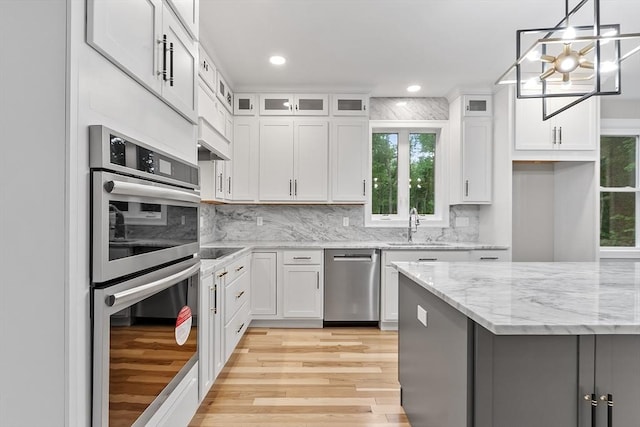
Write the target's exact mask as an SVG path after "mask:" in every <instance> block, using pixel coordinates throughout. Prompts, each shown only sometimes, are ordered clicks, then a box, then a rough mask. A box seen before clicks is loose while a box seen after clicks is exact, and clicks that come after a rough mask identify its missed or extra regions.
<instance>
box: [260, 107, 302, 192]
mask: <svg viewBox="0 0 640 427" xmlns="http://www.w3.org/2000/svg"><path fill="white" fill-rule="evenodd" d="M258 182H259V186H260V200H268V201H289V200H291V199H292V197H293V120H288V119H287V120H278V121H275V120H269V121H266V120H261V121H260V179H259V180H258Z"/></svg>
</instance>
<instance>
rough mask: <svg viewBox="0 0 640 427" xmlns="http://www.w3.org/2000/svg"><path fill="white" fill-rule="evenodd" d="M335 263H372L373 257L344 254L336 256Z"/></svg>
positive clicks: (334, 257)
mask: <svg viewBox="0 0 640 427" xmlns="http://www.w3.org/2000/svg"><path fill="white" fill-rule="evenodd" d="M333 260H334V261H340V262H347V261H356V262H372V261H373V255H371V254H344V255H334V256H333Z"/></svg>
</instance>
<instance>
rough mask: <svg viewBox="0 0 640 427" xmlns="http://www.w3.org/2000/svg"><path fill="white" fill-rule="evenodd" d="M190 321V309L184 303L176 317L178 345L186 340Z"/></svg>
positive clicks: (189, 331)
mask: <svg viewBox="0 0 640 427" xmlns="http://www.w3.org/2000/svg"><path fill="white" fill-rule="evenodd" d="M191 321H192V318H191V309H190V308H189V307H188V306H186V305H185V306H184V307H182V309H181V310H180V313H178V318H177V319H176V342H177V343H178V345H183V344H184V343H186V342H187V338H189V334H190V333H191Z"/></svg>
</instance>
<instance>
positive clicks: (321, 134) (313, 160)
mask: <svg viewBox="0 0 640 427" xmlns="http://www.w3.org/2000/svg"><path fill="white" fill-rule="evenodd" d="M328 159H329V135H328V122H327V121H326V120H325V121H314V120H311V119H309V120H308V121H307V120H302V121H301V120H293V119H272V120H261V122H260V179H259V186H260V195H259V197H260V200H261V201H292V200H294V201H295V200H297V201H316V202H326V201H327V199H328Z"/></svg>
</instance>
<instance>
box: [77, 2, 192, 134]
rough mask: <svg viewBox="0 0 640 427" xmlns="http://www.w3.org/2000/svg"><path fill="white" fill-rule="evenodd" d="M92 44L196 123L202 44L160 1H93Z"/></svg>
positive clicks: (90, 15)
mask: <svg viewBox="0 0 640 427" xmlns="http://www.w3.org/2000/svg"><path fill="white" fill-rule="evenodd" d="M87 41H88V43H89V44H90V45H91V46H93V47H94V48H95V49H96V50H98V51H99V52H100V53H102V54H103V55H104V56H105V57H107V58H108V59H109V60H110V61H111V62H113V63H114V64H115V65H117V66H118V67H120V68H121V69H122V70H123V71H124V72H125V73H127V74H129V75H130V76H131V77H132V78H134V79H135V80H136V81H137V82H139V83H140V84H142V85H143V86H145V87H146V88H147V89H149V90H150V91H151V92H153V93H154V94H156V95H157V96H158V97H160V98H161V99H163V100H164V101H165V102H166V103H168V104H169V105H171V106H172V107H173V108H174V109H175V110H176V111H177V112H179V113H180V114H181V115H183V116H184V117H185V118H187V119H188V120H189V121H191V122H192V123H197V111H196V107H197V106H196V91H197V89H196V83H195V79H196V67H197V65H196V58H197V52H196V45H195V42H194V41H193V40H192V39H191V37H189V35H188V34H187V33H186V31H185V30H184V27H183V26H182V24H180V22H179V21H178V20H177V18H176V17H175V16H174V15H173V12H172V11H171V9H169V8H168V7H167V6H165V5H164V4H163V3H162V1H160V0H141V1H135V2H125V1H109V0H89V1H88V2H87Z"/></svg>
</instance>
